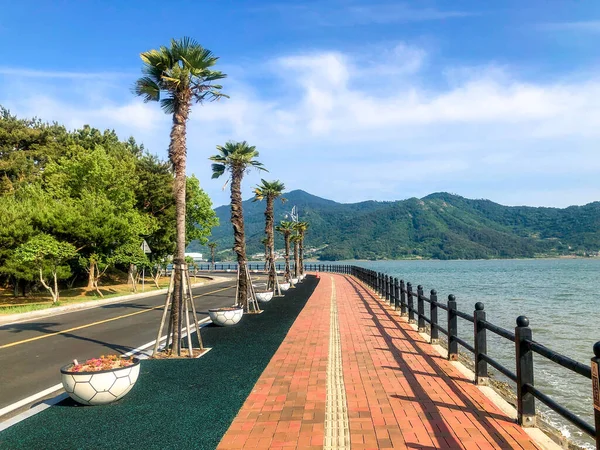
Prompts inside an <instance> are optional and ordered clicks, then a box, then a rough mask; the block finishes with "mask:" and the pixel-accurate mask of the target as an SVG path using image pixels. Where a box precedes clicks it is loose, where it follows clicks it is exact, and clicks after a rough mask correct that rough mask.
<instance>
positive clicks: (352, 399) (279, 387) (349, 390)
mask: <svg viewBox="0 0 600 450" xmlns="http://www.w3.org/2000/svg"><path fill="white" fill-rule="evenodd" d="M333 276H334V278H335V283H336V291H337V305H338V314H339V326H340V334H341V344H342V355H343V357H342V359H343V369H344V383H345V387H346V396H347V402H348V416H349V426H350V437H351V446H352V449H385V448H410V449H416V448H418V449H434V448H457V449H458V448H466V449H535V448H538V447H536V446H535V444H533V442H532V441H531V439H530V438H529V436H528V435H527V434H526V433H525V432H524V431H523V429H521V428H520V427H519V426H518V425H516V424H515V423H514V422H513V421H512V420H511V419H509V418H508V417H506V415H504V414H503V413H502V412H501V411H500V410H499V409H498V408H497V407H495V406H494V405H493V404H492V402H491V401H490V400H488V399H487V398H486V397H485V396H484V395H483V394H482V393H481V391H480V390H479V389H478V388H477V387H476V386H475V385H473V383H472V382H471V381H469V380H467V379H466V378H465V377H464V376H463V375H462V374H461V373H460V372H459V371H458V370H457V369H456V368H455V367H454V366H453V365H452V364H450V363H449V362H448V361H446V360H445V359H443V358H442V357H440V356H439V354H438V353H437V352H436V351H435V350H434V349H433V348H432V347H431V346H430V345H429V344H428V343H427V342H425V341H424V340H423V339H422V338H421V336H420V335H419V334H418V333H417V332H416V331H414V330H413V328H412V327H411V326H410V325H408V324H407V323H406V322H405V320H404V319H401V318H400V317H399V316H398V314H397V313H396V312H394V311H392V310H391V309H390V308H389V307H388V306H387V305H385V304H384V303H383V302H381V301H379V300H378V299H376V297H375V296H374V295H373V294H372V293H371V291H369V290H367V289H366V288H365V287H364V286H362V285H361V284H360V283H358V282H356V281H355V280H354V279H351V278H350V277H348V278H346V277H344V276H342V275H333ZM330 297H331V281H330V275H329V274H322V275H321V282H320V283H319V286H318V287H317V289H316V290H315V292H314V293H313V296H312V297H311V298H310V300H309V301H308V303H307V305H306V307H305V308H304V310H303V311H302V312H301V313H300V315H299V316H298V318H297V319H296V322H295V323H294V325H293V326H292V328H291V329H290V331H289V333H288V335H287V337H286V338H285V340H284V342H283V343H282V344H281V347H280V348H279V349H278V350H277V352H276V354H275V355H274V357H273V359H272V360H271V362H270V363H269V365H268V366H267V368H266V369H265V371H264V372H263V374H262V376H261V377H260V379H259V380H258V382H257V384H256V386H255V387H254V390H253V391H252V393H251V394H250V396H249V397H248V399H247V400H246V402H245V403H244V405H243V407H242V409H241V410H240V412H239V413H238V416H237V417H236V419H235V420H234V422H233V423H232V425H231V427H230V428H229V430H228V431H227V433H226V434H225V436H224V437H223V439H222V441H221V443H220V444H219V448H220V449H234V448H260V449H271V448H272V449H276V448H286V449H287V448H289V449H293V448H296V449H311V448H322V446H323V435H324V417H325V400H326V397H325V396H326V389H325V387H326V374H327V359H328V345H329V302H330Z"/></svg>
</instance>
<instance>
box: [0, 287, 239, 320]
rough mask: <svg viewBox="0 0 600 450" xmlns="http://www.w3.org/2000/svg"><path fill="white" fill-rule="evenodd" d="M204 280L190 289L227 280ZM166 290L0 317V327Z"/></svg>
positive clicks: (150, 295)
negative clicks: (204, 281)
mask: <svg viewBox="0 0 600 450" xmlns="http://www.w3.org/2000/svg"><path fill="white" fill-rule="evenodd" d="M205 278H208V279H209V281H208V282H206V283H195V284H192V288H196V287H200V286H208V285H210V284H216V283H222V282H224V281H227V280H228V278H225V277H205ZM167 290H168V289H167V288H163V289H157V290H155V291H149V292H140V293H138V294H128V295H121V296H119V297H112V298H107V299H105V300H90V301H88V302H81V303H73V304H71V305H65V306H58V307H56V308H48V309H41V310H38V311H31V312H26V313H19V314H10V315H6V316H0V326H4V325H11V324H13V323H20V322H25V321H27V320H32V319H39V318H41V317H51V316H57V315H60V314H65V313H69V312H74V311H81V310H84V309H92V308H97V307H100V306H104V305H110V304H113V303H120V302H125V301H129V300H137V299H139V298H147V297H155V296H157V295H162V294H166V293H167Z"/></svg>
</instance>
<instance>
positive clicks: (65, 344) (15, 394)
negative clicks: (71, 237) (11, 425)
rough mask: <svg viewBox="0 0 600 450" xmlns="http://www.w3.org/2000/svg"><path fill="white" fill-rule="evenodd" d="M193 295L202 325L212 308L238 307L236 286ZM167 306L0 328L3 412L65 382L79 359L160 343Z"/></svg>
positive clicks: (160, 301) (105, 309)
mask: <svg viewBox="0 0 600 450" xmlns="http://www.w3.org/2000/svg"><path fill="white" fill-rule="evenodd" d="M193 293H194V299H195V302H196V311H197V314H198V320H202V319H204V318H205V317H208V311H207V310H208V309H209V308H215V307H219V306H228V305H231V304H232V303H233V298H234V296H235V288H234V281H233V280H231V281H226V282H223V283H216V284H210V285H207V286H201V287H198V288H195V289H194V290H193ZM164 302H165V295H164V294H163V295H156V296H153V297H147V298H143V299H136V300H132V301H129V302H121V303H114V304H110V305H105V306H101V307H98V308H92V309H86V310H83V311H74V312H70V313H63V314H60V315H56V316H51V317H46V318H43V319H36V320H34V321H31V322H23V323H17V324H12V325H11V324H9V325H3V326H0V409H2V408H3V407H5V406H8V405H10V404H12V403H14V402H17V401H19V400H22V399H24V398H26V397H29V396H31V395H34V394H36V393H38V392H40V391H43V390H44V389H48V388H50V387H52V386H54V385H56V384H58V383H60V372H59V368H60V367H61V366H63V365H65V364H67V363H69V362H71V361H72V360H73V359H74V358H76V359H78V360H79V361H82V360H86V359H89V358H93V357H97V356H99V355H102V354H109V353H112V354H115V353H116V354H121V353H127V352H129V351H131V350H134V349H136V348H138V347H140V346H142V345H144V344H147V343H149V342H151V341H153V340H155V339H156V332H157V331H158V324H159V321H160V317H161V313H162V305H164ZM157 307H158V308H157ZM98 322H101V323H98ZM163 334H164V333H163Z"/></svg>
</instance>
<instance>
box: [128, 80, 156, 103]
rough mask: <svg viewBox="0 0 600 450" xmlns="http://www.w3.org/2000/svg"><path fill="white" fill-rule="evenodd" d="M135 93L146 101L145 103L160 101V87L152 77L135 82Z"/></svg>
mask: <svg viewBox="0 0 600 450" xmlns="http://www.w3.org/2000/svg"><path fill="white" fill-rule="evenodd" d="M133 92H134V93H135V94H136V95H137V96H139V97H142V98H143V99H144V103H148V102H157V101H158V100H160V87H159V86H158V84H157V83H156V82H155V81H154V80H153V79H152V78H150V77H142V78H140V79H139V80H137V81H136V82H135V85H134V86H133Z"/></svg>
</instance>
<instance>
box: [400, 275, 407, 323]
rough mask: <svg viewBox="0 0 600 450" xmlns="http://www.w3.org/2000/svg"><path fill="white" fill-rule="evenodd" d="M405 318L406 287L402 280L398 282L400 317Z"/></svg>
mask: <svg viewBox="0 0 600 450" xmlns="http://www.w3.org/2000/svg"><path fill="white" fill-rule="evenodd" d="M404 316H406V286H405V285H404V280H400V317H404Z"/></svg>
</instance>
